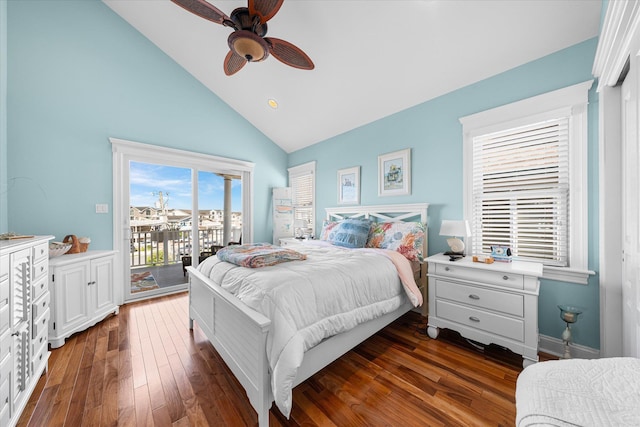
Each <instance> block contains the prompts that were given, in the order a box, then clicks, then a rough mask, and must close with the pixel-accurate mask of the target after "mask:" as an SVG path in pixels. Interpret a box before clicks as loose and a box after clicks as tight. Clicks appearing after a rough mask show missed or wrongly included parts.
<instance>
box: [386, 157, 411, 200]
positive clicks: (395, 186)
mask: <svg viewBox="0 0 640 427" xmlns="http://www.w3.org/2000/svg"><path fill="white" fill-rule="evenodd" d="M406 194H411V149H410V148H407V149H404V150H400V151H395V152H393V153H387V154H381V155H380V156H378V196H403V195H406Z"/></svg>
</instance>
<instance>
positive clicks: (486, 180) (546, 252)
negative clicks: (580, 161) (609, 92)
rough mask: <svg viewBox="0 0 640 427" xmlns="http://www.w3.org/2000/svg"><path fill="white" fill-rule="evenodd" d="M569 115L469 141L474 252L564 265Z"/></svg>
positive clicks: (567, 238)
mask: <svg viewBox="0 0 640 427" xmlns="http://www.w3.org/2000/svg"><path fill="white" fill-rule="evenodd" d="M569 181H570V179H569V117H561V118H557V119H551V120H545V121H542V122H538V123H535V124H531V125H526V126H520V127H517V128H513V129H508V130H505V131H499V132H494V133H489V134H485V135H479V136H476V137H474V138H473V176H472V186H473V191H472V193H473V195H472V204H473V206H472V209H471V213H472V218H471V222H472V233H473V240H472V242H473V252H474V253H490V252H491V246H492V245H504V246H509V247H510V248H511V250H512V253H513V255H514V256H517V257H518V258H519V259H522V260H532V261H539V262H543V263H544V264H546V265H552V266H567V265H568V263H569V230H570V228H569V218H570V215H569V202H570V200H569V188H570V186H569Z"/></svg>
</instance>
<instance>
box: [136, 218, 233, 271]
mask: <svg viewBox="0 0 640 427" xmlns="http://www.w3.org/2000/svg"><path fill="white" fill-rule="evenodd" d="M222 233H223V232H222V228H208V229H205V230H199V231H198V243H199V247H200V251H201V252H202V251H208V250H210V248H211V246H212V245H222V240H223V234H222ZM231 235H232V236H234V235H238V236H239V230H235V229H234V230H232V234H231ZM232 240H234V239H233V237H232ZM192 249H193V238H192V233H191V231H178V230H164V231H146V232H144V231H142V232H139V231H135V232H134V231H133V230H132V231H131V249H130V250H131V267H138V266H143V265H169V264H175V263H180V262H182V257H183V256H184V255H191V252H192Z"/></svg>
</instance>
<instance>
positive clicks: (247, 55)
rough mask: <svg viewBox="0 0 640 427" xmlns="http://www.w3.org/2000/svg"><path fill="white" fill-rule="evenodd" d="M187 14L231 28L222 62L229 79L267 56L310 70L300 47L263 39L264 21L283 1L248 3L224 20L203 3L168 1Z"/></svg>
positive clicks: (272, 15)
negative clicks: (247, 64) (227, 51)
mask: <svg viewBox="0 0 640 427" xmlns="http://www.w3.org/2000/svg"><path fill="white" fill-rule="evenodd" d="M171 1H172V2H174V3H175V4H177V5H178V6H181V7H183V8H185V9H186V10H188V11H189V12H191V13H193V14H196V15H198V16H200V17H202V18H204V19H208V20H209V21H212V22H215V23H216V24H220V25H224V26H225V27H231V28H233V30H234V31H233V33H231V34H230V35H229V38H228V39H227V44H228V45H229V49H230V51H229V53H228V54H227V56H226V57H225V59H224V73H225V74H226V75H227V76H231V75H233V74H235V73H237V72H238V71H240V70H241V69H242V67H244V66H245V64H246V63H247V62H260V61H264V60H265V59H267V57H268V56H269V54H271V55H273V56H274V57H275V58H276V59H277V60H279V61H281V62H283V63H284V64H287V65H289V66H291V67H295V68H300V69H303V70H313V68H314V65H313V61H311V58H309V57H308V56H307V54H306V53H304V52H303V51H302V50H301V49H300V48H299V47H297V46H294V45H293V44H291V43H289V42H287V41H284V40H281V39H276V38H274V37H265V35H266V34H267V21H268V20H269V19H271V18H273V17H274V16H275V14H276V13H277V12H278V10H279V9H280V6H282V3H284V0H248V2H249V4H248V7H239V8H237V9H235V10H234V11H233V12H231V17H229V16H227V15H225V14H224V12H222V11H221V10H220V9H218V8H217V7H215V6H213V5H212V4H211V3H209V2H207V1H206V0H171Z"/></svg>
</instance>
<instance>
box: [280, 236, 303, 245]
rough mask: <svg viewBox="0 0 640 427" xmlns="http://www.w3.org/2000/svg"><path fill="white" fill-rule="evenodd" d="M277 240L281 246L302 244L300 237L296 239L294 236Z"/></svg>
mask: <svg viewBox="0 0 640 427" xmlns="http://www.w3.org/2000/svg"><path fill="white" fill-rule="evenodd" d="M279 241H280V246H282V247H284V246H294V245H300V244H302V239H296V238H295V237H282V238H281V239H279Z"/></svg>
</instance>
